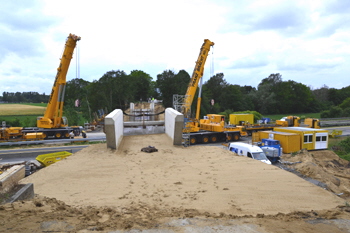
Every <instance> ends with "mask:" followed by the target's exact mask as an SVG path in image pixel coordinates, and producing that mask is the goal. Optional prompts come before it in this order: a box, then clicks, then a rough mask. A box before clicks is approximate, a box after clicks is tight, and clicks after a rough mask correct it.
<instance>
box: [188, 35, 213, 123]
mask: <svg viewBox="0 0 350 233" xmlns="http://www.w3.org/2000/svg"><path fill="white" fill-rule="evenodd" d="M211 46H214V42H211V41H210V40H208V39H205V40H204V43H203V45H202V47H201V50H200V52H199V56H198V59H197V61H196V66H195V68H194V70H193V73H192V78H191V81H190V83H189V85H188V88H187V92H186V99H185V106H184V109H183V114H184V116H185V117H189V116H188V115H189V112H190V109H191V105H192V102H193V98H194V95H195V94H196V90H197V87H198V83H199V80H200V79H201V78H202V77H203V73H204V65H205V62H206V60H207V57H208V53H209V50H210V47H211ZM198 103H199V104H200V101H198ZM198 109H199V107H198V106H197V111H198ZM197 115H198V117H197ZM196 118H197V120H198V118H199V113H196Z"/></svg>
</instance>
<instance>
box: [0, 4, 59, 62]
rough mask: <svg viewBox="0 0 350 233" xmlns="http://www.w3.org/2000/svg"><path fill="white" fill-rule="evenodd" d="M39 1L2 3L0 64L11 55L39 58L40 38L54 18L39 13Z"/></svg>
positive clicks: (0, 15)
mask: <svg viewBox="0 0 350 233" xmlns="http://www.w3.org/2000/svg"><path fill="white" fill-rule="evenodd" d="M42 6H43V4H42V3H41V2H40V1H17V0H14V1H2V3H1V8H0V44H1V47H0V62H1V61H2V60H3V59H5V58H6V56H8V55H9V54H11V53H14V54H17V55H19V56H41V55H42V54H43V48H42V47H43V46H42V39H43V38H42V36H43V34H44V33H45V32H46V31H45V30H46V29H47V28H48V27H50V26H52V25H53V24H54V23H55V22H56V21H55V18H53V17H50V16H45V15H44V14H43V13H42V12H41V8H42Z"/></svg>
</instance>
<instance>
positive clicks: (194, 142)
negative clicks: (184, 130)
mask: <svg viewBox="0 0 350 233" xmlns="http://www.w3.org/2000/svg"><path fill="white" fill-rule="evenodd" d="M196 143H197V138H196V137H191V138H190V144H191V145H194V144H196Z"/></svg>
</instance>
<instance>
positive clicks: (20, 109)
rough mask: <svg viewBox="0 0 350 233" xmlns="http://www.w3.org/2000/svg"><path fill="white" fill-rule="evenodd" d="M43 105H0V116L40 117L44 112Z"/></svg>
mask: <svg viewBox="0 0 350 233" xmlns="http://www.w3.org/2000/svg"><path fill="white" fill-rule="evenodd" d="M46 105H47V104H44V103H37V104H0V116H30V115H32V116H33V115H36V116H42V115H43V114H44V112H45V109H46Z"/></svg>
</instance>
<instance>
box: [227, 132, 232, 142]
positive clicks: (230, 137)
mask: <svg viewBox="0 0 350 233" xmlns="http://www.w3.org/2000/svg"><path fill="white" fill-rule="evenodd" d="M232 139H233V136H232V133H229V134H227V141H229V142H230V141H232Z"/></svg>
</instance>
